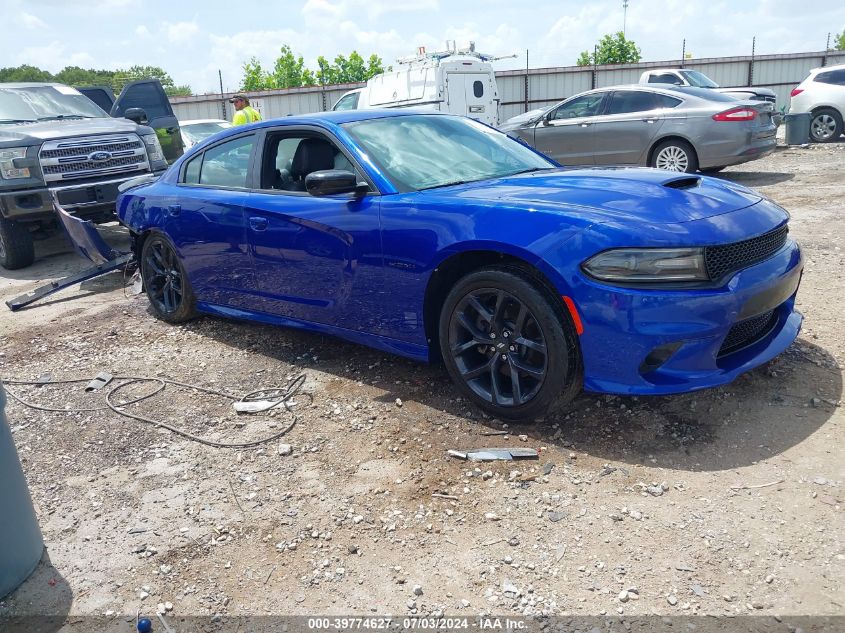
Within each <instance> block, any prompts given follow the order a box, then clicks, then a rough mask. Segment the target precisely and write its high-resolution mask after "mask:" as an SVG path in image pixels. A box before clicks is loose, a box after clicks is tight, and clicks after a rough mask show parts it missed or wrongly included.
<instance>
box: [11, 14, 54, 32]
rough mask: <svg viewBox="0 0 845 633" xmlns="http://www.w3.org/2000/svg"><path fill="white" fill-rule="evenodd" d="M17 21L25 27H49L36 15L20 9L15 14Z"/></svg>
mask: <svg viewBox="0 0 845 633" xmlns="http://www.w3.org/2000/svg"><path fill="white" fill-rule="evenodd" d="M17 21H18V22H19V23H20V24H22V25H23V27H24V28H26V29H45V30H46V29H48V28H50V27H49V26H47V23H46V22H44V20H42V19H41V18H39V17H38V16H35V15H32V14H31V13H25V12H23V11H21V12H20V13H18V15H17Z"/></svg>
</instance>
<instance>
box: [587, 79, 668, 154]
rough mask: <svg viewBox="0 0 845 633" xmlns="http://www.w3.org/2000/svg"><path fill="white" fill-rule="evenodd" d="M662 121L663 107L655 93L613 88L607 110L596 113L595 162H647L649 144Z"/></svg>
mask: <svg viewBox="0 0 845 633" xmlns="http://www.w3.org/2000/svg"><path fill="white" fill-rule="evenodd" d="M662 125H663V111H662V109H661V108H660V104H659V103H658V100H657V99H656V98H655V95H654V93H651V92H648V91H646V90H614V91H613V92H611V93H610V95H609V97H608V100H607V104H606V105H605V108H604V112H603V114H602V115H601V116H597V117H595V123H594V126H593V127H594V130H593V142H594V145H595V162H596V165H637V164H645V160H646V154H647V152H648V148H649V147H651V142H652V140H653V139H654V137H655V135H656V134H657V132H658V131H659V130H660V127H661V126H662Z"/></svg>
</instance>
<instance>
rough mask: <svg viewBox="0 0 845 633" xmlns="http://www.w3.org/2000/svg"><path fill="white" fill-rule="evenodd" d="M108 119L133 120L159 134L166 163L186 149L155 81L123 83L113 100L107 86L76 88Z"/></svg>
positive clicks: (169, 108)
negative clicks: (107, 115) (100, 109)
mask: <svg viewBox="0 0 845 633" xmlns="http://www.w3.org/2000/svg"><path fill="white" fill-rule="evenodd" d="M77 90H79V92H81V93H82V94H84V95H85V96H86V97H88V98H89V99H91V101H93V102H94V103H96V104H97V105H98V106H99V107H100V108H102V109H103V110H104V111H105V112H108V113H109V114H110V115H111V116H113V117H116V118H119V119H122V118H128V119H132V120H133V121H135V122H136V123H138V124H139V125H149V126H150V127H151V128H153V129H154V130H155V132H156V134H157V135H158V140H159V143H160V144H161V148H162V151H163V152H164V157H165V159H167V162H168V163H172V162H173V161H174V160H176V159H177V158H179V157H180V156H181V155H182V152H183V151H184V150H185V147H184V145H183V143H182V135H181V134H180V133H179V121H177V120H176V116H175V115H174V114H173V107H172V106H171V105H170V100H169V99H168V98H167V94H166V93H165V92H164V87H163V86H162V85H161V82H160V81H159V80H158V79H141V80H138V81H133V82H131V83H128V84H126V85H125V86H124V87H123V89H122V90H121V91H120V96H119V97H117V98H115V96H114V92H112V89H111V88H109V87H107V86H89V87H84V88H77Z"/></svg>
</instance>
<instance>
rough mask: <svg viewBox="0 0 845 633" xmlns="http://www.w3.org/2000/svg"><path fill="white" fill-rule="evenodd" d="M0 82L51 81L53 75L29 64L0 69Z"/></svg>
mask: <svg viewBox="0 0 845 633" xmlns="http://www.w3.org/2000/svg"><path fill="white" fill-rule="evenodd" d="M0 81H53V75H51V74H50V73H48V72H47V71H46V70H41V69H40V68H36V67H35V66H30V65H29V64H22V65H20V66H17V67H16V68H0Z"/></svg>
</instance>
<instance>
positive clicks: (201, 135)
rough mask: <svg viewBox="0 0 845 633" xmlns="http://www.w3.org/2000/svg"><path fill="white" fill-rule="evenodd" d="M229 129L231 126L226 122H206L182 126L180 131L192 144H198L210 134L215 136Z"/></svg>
mask: <svg viewBox="0 0 845 633" xmlns="http://www.w3.org/2000/svg"><path fill="white" fill-rule="evenodd" d="M229 127H232V124H231V123H227V122H226V121H219V122H218V121H207V122H205V123H190V124H189V125H184V124H182V127H181V129H182V132H183V133H184V134H185V135H186V136H187V137H188V138H189V139H191V141H192V142H194V143H199V142H200V141H201V140H203V139H205V138H208V137H209V136H211V135H212V134H217V133H218V132H219V131H221V130H225V129H226V128H229Z"/></svg>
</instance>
